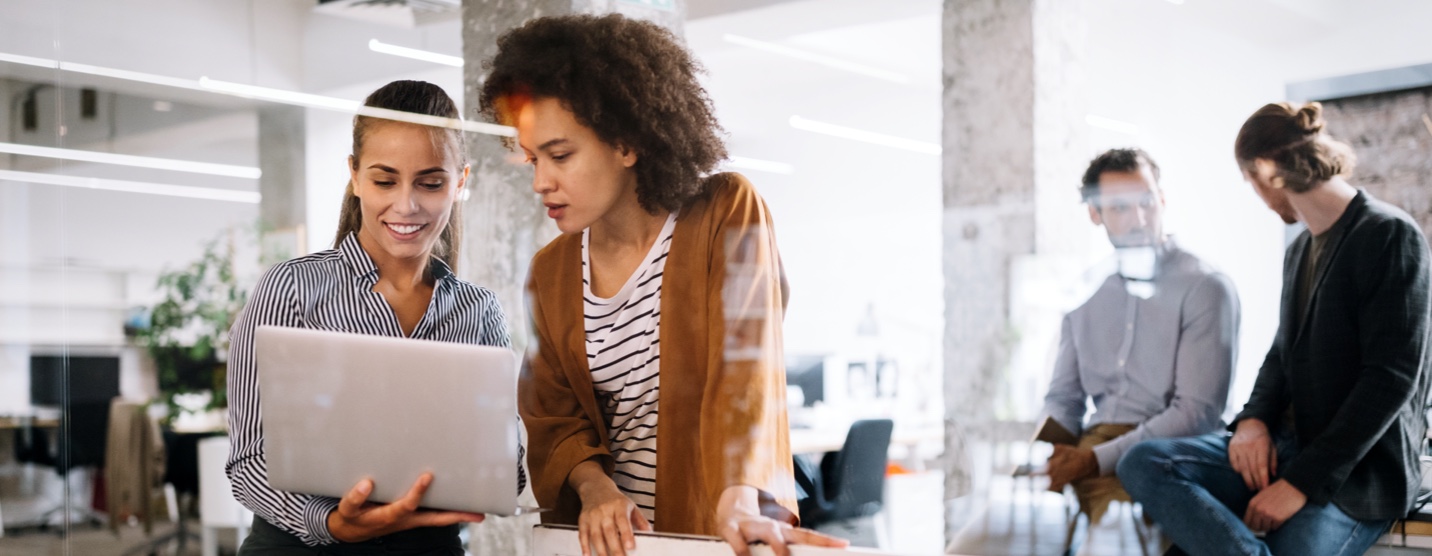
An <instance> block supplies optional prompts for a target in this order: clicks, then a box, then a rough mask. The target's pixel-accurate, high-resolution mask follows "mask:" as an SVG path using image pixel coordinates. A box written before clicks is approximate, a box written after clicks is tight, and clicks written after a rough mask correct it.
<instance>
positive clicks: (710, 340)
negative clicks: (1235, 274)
mask: <svg viewBox="0 0 1432 556" xmlns="http://www.w3.org/2000/svg"><path fill="white" fill-rule="evenodd" d="M527 289H528V300H529V304H530V307H529V308H530V311H531V315H532V324H533V326H534V327H535V331H534V332H535V334H534V340H535V342H534V345H535V349H534V350H529V353H528V356H527V358H526V361H525V364H524V365H523V370H522V375H521V378H520V381H519V384H518V392H517V395H518V410H519V412H520V413H521V415H522V419H523V422H524V423H525V424H526V426H527V434H528V441H527V442H528V443H527V457H528V464H529V466H530V468H531V476H532V486H533V492H534V493H535V494H536V496H537V502H538V504H540V505H541V506H542V507H544V508H551V511H549V512H546V513H544V514H542V521H543V522H544V523H566V524H576V523H577V516H578V515H579V514H580V512H581V501H580V499H579V498H578V496H577V493H576V492H575V491H574V490H572V488H571V487H570V486H568V485H567V476H568V475H569V474H570V473H571V472H572V469H573V468H574V467H576V466H577V464H579V463H581V462H583V461H586V460H588V459H595V460H597V461H598V462H599V463H601V464H602V466H603V467H604V468H605V469H606V472H607V474H608V475H611V474H612V472H613V466H614V462H613V460H612V455H611V453H610V452H609V451H608V446H609V445H610V439H609V438H608V433H607V425H606V419H605V418H604V417H603V415H602V410H601V406H600V405H599V404H598V402H597V399H596V394H595V391H594V390H593V388H592V378H591V376H592V375H591V371H590V370H589V369H588V367H587V355H586V347H585V343H584V339H585V326H584V321H583V316H582V238H581V234H565V235H562V236H560V237H558V238H557V239H555V240H553V241H552V242H551V243H549V244H548V245H547V246H546V247H544V248H543V249H542V250H541V251H539V252H538V253H537V255H536V256H534V257H533V258H532V268H531V275H530V278H529V280H528V284H527ZM661 290H662V292H661V312H662V315H663V318H662V319H661V325H660V326H661V328H660V338H661V339H660V341H661V371H660V373H661V401H660V402H659V403H660V406H659V407H660V412H661V417H660V418H659V421H658V426H657V436H656V438H657V448H656V449H657V459H656V462H657V466H656V469H657V473H656V528H657V529H658V530H660V531H665V532H671V533H686V534H697V535H714V534H716V533H717V530H716V503H717V501H718V500H719V498H720V496H721V492H722V491H723V490H725V488H726V487H728V486H732V485H749V486H753V487H756V488H757V489H759V490H760V493H761V502H762V503H761V507H762V513H764V514H766V515H769V516H771V517H774V518H777V519H781V520H784V521H787V522H790V523H795V522H797V521H798V520H797V518H796V500H795V498H796V496H795V482H794V479H793V474H792V467H791V450H790V438H789V430H790V429H789V424H788V422H787V420H786V394H785V388H786V381H785V365H784V362H783V359H782V358H783V356H782V349H781V344H782V336H781V320H782V318H783V317H784V312H785V303H786V295H787V293H788V289H787V286H786V281H785V274H784V271H783V270H782V268H781V263H780V255H779V253H778V252H777V250H776V241H775V234H774V231H773V228H772V224H771V216H770V211H768V210H767V208H766V203H765V200H764V199H762V198H761V196H760V195H759V194H757V193H756V190H755V188H754V187H752V186H751V183H750V182H749V181H747V180H746V178H744V177H742V176H740V175H739V174H732V173H726V174H717V175H714V176H711V177H709V178H707V179H706V184H705V188H704V193H703V194H702V195H701V196H700V197H698V198H697V199H695V200H693V201H692V202H690V203H688V204H687V206H685V207H684V208H682V210H681V211H680V213H679V215H678V217H677V221H676V230H675V232H673V237H672V240H671V250H670V254H669V255H668V258H667V261H666V270H665V273H664V275H663V276H662V288H661Z"/></svg>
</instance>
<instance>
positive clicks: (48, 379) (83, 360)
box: [30, 355, 119, 406]
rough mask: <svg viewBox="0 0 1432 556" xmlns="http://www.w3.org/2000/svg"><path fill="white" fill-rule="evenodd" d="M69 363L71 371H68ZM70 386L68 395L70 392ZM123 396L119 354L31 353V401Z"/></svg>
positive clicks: (72, 401) (51, 403)
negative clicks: (121, 394) (117, 355)
mask: <svg viewBox="0 0 1432 556" xmlns="http://www.w3.org/2000/svg"><path fill="white" fill-rule="evenodd" d="M66 365H68V367H69V369H68V373H66ZM67 387H68V394H67V393H66V390H67ZM118 396H119V357H115V356H94V355H84V356H76V355H31V356H30V403H31V404H34V405H38V406H62V405H65V403H66V402H68V403H70V404H89V403H108V402H109V401H110V400H112V399H114V398H115V397H118Z"/></svg>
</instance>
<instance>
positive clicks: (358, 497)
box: [338, 479, 373, 517]
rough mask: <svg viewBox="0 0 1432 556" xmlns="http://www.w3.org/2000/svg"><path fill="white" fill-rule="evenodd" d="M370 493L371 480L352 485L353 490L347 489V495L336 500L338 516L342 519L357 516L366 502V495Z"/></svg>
mask: <svg viewBox="0 0 1432 556" xmlns="http://www.w3.org/2000/svg"><path fill="white" fill-rule="evenodd" d="M372 493H373V481H372V480H371V479H363V480H361V481H358V484H356V485H353V488H351V489H348V493H347V494H344V495H343V498H340V499H339V500H338V515H340V516H343V517H353V516H356V515H358V513H359V512H360V511H362V509H363V504H364V503H365V502H367V501H368V495H369V494H372Z"/></svg>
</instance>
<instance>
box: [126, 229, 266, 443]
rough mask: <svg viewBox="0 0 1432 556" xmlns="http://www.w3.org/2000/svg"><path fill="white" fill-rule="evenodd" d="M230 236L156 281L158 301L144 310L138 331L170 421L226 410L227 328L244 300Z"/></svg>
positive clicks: (243, 290) (167, 271) (208, 245)
mask: <svg viewBox="0 0 1432 556" xmlns="http://www.w3.org/2000/svg"><path fill="white" fill-rule="evenodd" d="M233 235H234V234H233V232H232V231H230V232H228V233H226V234H221V235H220V236H219V237H217V238H214V239H212V240H210V241H209V242H208V243H207V244H205V246H204V252H203V254H202V255H201V256H200V257H199V258H198V259H197V260H195V261H193V262H190V263H189V264H188V265H186V266H183V267H181V268H178V269H174V270H166V271H165V272H163V273H161V274H160V275H159V279H158V280H157V282H156V288H157V289H158V290H159V294H160V300H159V301H158V302H157V303H156V304H155V305H154V306H153V307H151V308H150V311H149V326H147V327H145V328H143V329H141V330H139V331H138V337H139V339H140V340H141V341H142V343H143V344H144V345H145V347H146V348H147V349H148V351H149V355H150V356H151V357H152V358H153V359H154V364H155V370H156V371H157V374H158V379H159V395H160V398H161V400H162V401H163V402H164V404H165V405H167V406H168V408H169V412H168V418H169V419H170V420H171V421H172V420H173V419H175V418H179V417H182V416H183V414H184V413H198V412H207V411H210V410H214V409H219V408H224V407H227V406H228V395H227V390H226V388H225V381H226V372H225V371H226V365H225V360H226V359H227V356H228V344H229V327H230V326H232V325H233V321H234V318H235V317H236V316H237V315H238V313H239V311H240V310H242V309H243V306H244V302H245V300H246V299H247V298H248V292H247V291H246V290H245V289H244V288H242V287H240V285H239V281H238V279H237V276H236V272H235V265H234V245H233V244H234V238H233ZM206 397H207V403H204V402H203V401H202V400H203V399H204V398H206ZM196 401H197V403H196Z"/></svg>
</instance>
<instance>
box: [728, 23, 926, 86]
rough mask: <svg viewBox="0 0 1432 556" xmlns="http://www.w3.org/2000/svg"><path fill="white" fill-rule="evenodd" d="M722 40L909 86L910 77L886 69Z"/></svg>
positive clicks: (773, 45)
mask: <svg viewBox="0 0 1432 556" xmlns="http://www.w3.org/2000/svg"><path fill="white" fill-rule="evenodd" d="M722 38H723V39H724V40H725V41H726V42H729V43H731V44H738V45H741V46H744V47H747V48H754V49H756V50H761V51H764V52H769V53H771V54H779V55H781V56H785V57H788V58H795V59H797V60H804V61H807V62H813V63H816V64H820V65H822V66H826V67H828V68H833V69H838V70H842V71H848V72H851V73H857V74H860V75H864V76H867V77H874V78H876V79H883V80H885V81H890V82H894V83H900V84H909V83H910V76H908V75H905V74H903V73H900V72H895V71H890V70H887V69H881V68H877V67H874V66H868V65H865V64H860V63H856V62H851V61H849V60H842V59H840V58H835V57H832V56H826V55H824V54H816V53H814V52H807V51H805V50H800V49H797V48H791V47H789V46H785V45H782V44H776V43H773V42H767V41H763V40H759V39H753V38H750V37H743V36H741V35H732V34H730V33H727V34H726V35H723V36H722Z"/></svg>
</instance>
